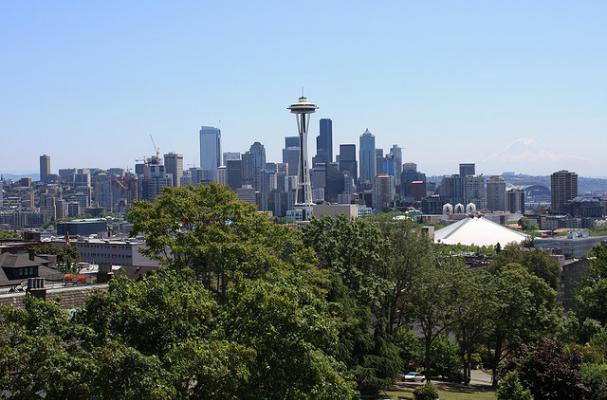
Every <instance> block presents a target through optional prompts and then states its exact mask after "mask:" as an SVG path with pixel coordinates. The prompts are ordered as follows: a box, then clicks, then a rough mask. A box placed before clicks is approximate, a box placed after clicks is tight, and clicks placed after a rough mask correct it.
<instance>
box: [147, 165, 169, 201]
mask: <svg viewBox="0 0 607 400" xmlns="http://www.w3.org/2000/svg"><path fill="white" fill-rule="evenodd" d="M172 183H173V182H172V180H171V178H170V177H169V176H168V175H167V174H166V171H165V169H164V165H160V164H150V165H148V168H147V171H146V173H145V174H144V177H143V179H142V182H141V184H142V190H141V196H142V199H144V200H149V201H154V200H155V199H156V197H158V196H159V195H161V194H162V190H163V188H165V187H166V186H171V184H172Z"/></svg>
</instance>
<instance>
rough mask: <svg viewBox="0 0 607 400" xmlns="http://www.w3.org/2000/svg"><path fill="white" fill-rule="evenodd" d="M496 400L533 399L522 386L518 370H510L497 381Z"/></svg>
mask: <svg viewBox="0 0 607 400" xmlns="http://www.w3.org/2000/svg"><path fill="white" fill-rule="evenodd" d="M497 400H533V396H532V395H531V392H529V389H525V388H524V387H523V384H522V383H521V381H520V379H519V377H518V371H510V372H508V373H507V374H506V375H505V376H504V378H503V379H502V380H501V381H500V383H499V386H498V388H497Z"/></svg>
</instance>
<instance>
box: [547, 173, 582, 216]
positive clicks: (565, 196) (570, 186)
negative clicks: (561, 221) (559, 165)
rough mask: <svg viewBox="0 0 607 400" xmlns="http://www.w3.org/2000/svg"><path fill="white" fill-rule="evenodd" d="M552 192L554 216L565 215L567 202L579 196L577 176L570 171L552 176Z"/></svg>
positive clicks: (551, 208)
mask: <svg viewBox="0 0 607 400" xmlns="http://www.w3.org/2000/svg"><path fill="white" fill-rule="evenodd" d="M550 190H551V194H550V197H551V200H552V205H551V207H550V210H551V212H552V213H553V214H563V213H566V212H567V211H568V210H567V202H568V201H569V200H573V199H574V198H575V197H576V196H577V174H576V173H575V172H569V171H564V170H563V171H558V172H555V173H553V174H552V175H551V176H550Z"/></svg>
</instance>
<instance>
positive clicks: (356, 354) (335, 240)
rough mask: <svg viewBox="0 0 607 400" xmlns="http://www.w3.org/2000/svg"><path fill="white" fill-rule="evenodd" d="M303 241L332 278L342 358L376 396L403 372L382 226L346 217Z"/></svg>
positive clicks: (318, 227)
mask: <svg viewBox="0 0 607 400" xmlns="http://www.w3.org/2000/svg"><path fill="white" fill-rule="evenodd" d="M303 241H304V243H305V244H306V245H308V246H310V247H311V248H312V249H314V251H315V252H316V255H317V257H318V265H319V267H320V269H321V270H323V271H326V272H327V273H328V274H329V277H330V287H329V291H328V293H327V299H328V300H329V301H330V302H331V303H332V307H333V308H334V310H335V312H336V313H338V315H340V322H339V325H338V329H339V337H340V340H339V345H338V347H337V353H336V354H337V358H338V359H339V360H340V361H343V362H345V363H346V365H347V366H348V368H349V369H350V370H352V372H353V375H354V377H355V379H356V381H357V383H358V387H359V389H360V390H362V391H365V392H370V393H373V392H377V391H378V389H379V388H381V387H384V386H387V385H389V384H390V383H392V380H393V379H394V377H396V376H397V374H398V373H399V372H401V371H402V367H403V362H402V360H401V359H400V357H399V355H400V350H399V348H398V347H397V346H396V345H394V344H393V343H392V340H391V338H390V337H389V336H390V335H389V333H388V331H389V329H388V328H387V327H386V321H387V317H386V316H387V309H388V307H387V306H386V298H387V297H388V293H392V291H393V283H391V281H390V280H389V279H388V272H387V263H386V257H385V255H386V254H387V253H389V251H388V248H389V247H388V245H389V243H388V241H387V240H386V238H385V236H384V235H383V234H382V232H381V230H380V227H379V225H378V224H374V223H371V222H369V221H363V220H356V221H348V220H347V219H346V218H344V217H330V218H322V219H313V220H312V222H311V223H310V224H309V225H308V226H307V227H306V228H305V229H304V235H303Z"/></svg>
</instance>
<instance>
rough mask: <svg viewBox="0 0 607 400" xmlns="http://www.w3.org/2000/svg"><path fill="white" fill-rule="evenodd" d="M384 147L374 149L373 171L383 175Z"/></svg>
mask: <svg viewBox="0 0 607 400" xmlns="http://www.w3.org/2000/svg"><path fill="white" fill-rule="evenodd" d="M384 161H385V159H384V149H375V173H376V174H377V175H383V174H385V173H386V170H385V169H384Z"/></svg>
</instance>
